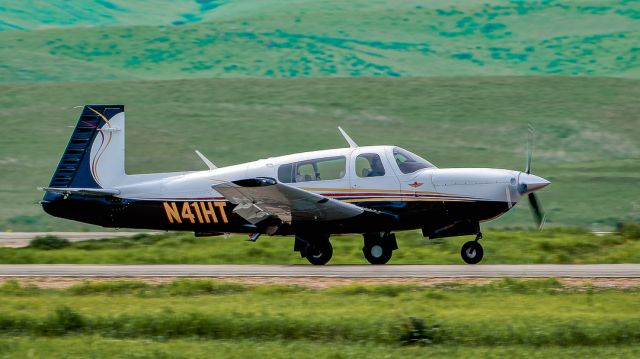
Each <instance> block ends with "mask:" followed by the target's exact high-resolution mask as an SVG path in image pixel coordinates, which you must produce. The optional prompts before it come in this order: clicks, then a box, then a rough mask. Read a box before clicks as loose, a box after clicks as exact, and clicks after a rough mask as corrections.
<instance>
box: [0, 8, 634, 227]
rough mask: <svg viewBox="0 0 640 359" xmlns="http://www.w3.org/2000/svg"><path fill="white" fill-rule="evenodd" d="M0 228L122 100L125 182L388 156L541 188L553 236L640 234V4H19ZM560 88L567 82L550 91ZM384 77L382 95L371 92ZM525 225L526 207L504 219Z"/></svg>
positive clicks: (3, 104)
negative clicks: (292, 159) (305, 158)
mask: <svg viewBox="0 0 640 359" xmlns="http://www.w3.org/2000/svg"><path fill="white" fill-rule="evenodd" d="M0 14H1V15H2V16H1V17H0V19H1V20H0V123H2V131H1V132H0V230H36V229H37V230H46V229H83V228H89V227H88V226H84V225H81V224H76V223H71V222H65V221H63V220H59V219H54V218H51V217H48V216H46V215H45V214H44V213H43V212H42V211H41V209H40V207H39V206H38V205H37V201H38V200H39V199H40V197H41V193H39V192H37V191H36V190H35V187H36V186H42V185H46V184H47V183H48V181H49V178H50V176H51V173H52V171H53V168H54V167H55V164H56V163H57V161H58V158H59V156H60V154H61V152H62V150H63V148H64V145H65V144H66V141H67V139H68V136H69V135H70V132H71V129H70V128H69V127H68V126H70V125H73V124H74V121H75V119H76V118H77V116H78V110H76V109H73V107H74V106H77V105H83V104H85V103H123V104H125V105H126V108H127V116H128V131H127V151H128V152H127V169H128V170H129V171H130V172H140V171H143V172H148V171H166V170H179V169H197V168H203V165H202V164H201V163H199V160H198V158H197V157H196V156H195V155H194V154H193V150H194V149H196V148H197V149H200V150H201V151H203V152H205V153H207V154H208V155H209V156H210V157H211V158H212V159H214V160H215V162H216V163H218V164H220V165H226V164H233V163H238V162H243V161H249V160H253V159H256V158H259V157H266V156H271V155H279V154H286V153H290V152H298V151H304V150H313V149H322V148H327V147H337V146H343V145H344V144H343V143H342V139H341V138H340V136H338V134H337V132H336V126H337V125H342V126H344V127H345V128H347V129H348V131H349V132H350V134H351V135H352V136H353V137H354V138H355V139H356V140H357V141H358V142H359V143H362V144H380V143H381V142H384V143H392V144H398V145H401V146H403V147H406V148H409V149H411V150H413V151H415V152H418V153H420V154H423V155H424V156H425V157H427V158H428V159H429V160H431V161H433V162H434V163H436V164H437V165H438V166H441V167H456V166H457V167H461V166H487V167H506V168H514V169H520V168H522V167H523V166H524V157H525V148H524V147H525V144H524V143H525V139H526V132H525V129H526V126H527V123H531V124H533V125H534V127H535V128H536V129H537V131H538V142H537V147H536V152H535V158H534V167H533V168H534V171H535V172H536V173H538V174H540V175H542V176H544V177H547V178H550V179H551V180H552V181H553V185H552V186H550V187H549V188H548V189H545V191H543V192H542V193H541V196H542V199H543V203H544V206H545V208H546V209H547V212H548V215H549V223H550V224H551V225H582V226H586V225H590V224H593V223H602V224H604V225H607V226H612V225H614V224H615V223H617V222H618V221H625V220H639V219H640V202H639V200H638V191H637V183H638V179H639V176H640V175H639V173H640V143H639V142H638V138H640V134H639V130H638V128H639V126H638V125H639V124H640V121H639V120H638V113H640V105H638V98H639V97H640V61H639V56H640V2H639V1H629V0H620V1H612V0H602V1H567V0H560V1H546V0H545V1H489V2H485V3H480V2H477V1H466V0H459V1H453V2H452V1H422V0H420V1H393V2H388V1H382V0H372V1H349V2H345V1H322V2H318V1H311V0H297V1H295V2H291V1H284V0H260V1H241V0H236V1H215V0H196V1H179V2H178V1H169V0H159V1H154V2H148V3H146V2H130V1H124V0H87V1H82V0H68V1H64V2H50V1H44V0H29V1H5V2H3V3H2V4H0ZM549 75H553V76H549ZM374 77H375V78H374ZM493 223H495V224H496V225H498V226H505V225H519V226H524V225H530V217H529V213H528V209H527V208H526V206H519V207H518V208H516V209H515V210H514V211H513V212H512V213H509V214H508V215H506V216H505V217H503V218H502V219H500V220H498V221H496V222H493Z"/></svg>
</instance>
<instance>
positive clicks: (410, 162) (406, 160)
mask: <svg viewBox="0 0 640 359" xmlns="http://www.w3.org/2000/svg"><path fill="white" fill-rule="evenodd" d="M393 158H395V160H396V163H397V164H398V167H399V168H400V171H402V173H404V174H407V173H413V172H416V171H418V170H421V169H424V168H429V167H434V166H433V165H432V164H431V163H429V162H427V161H426V160H425V159H423V158H421V157H420V156H418V155H415V154H413V153H411V152H409V151H406V150H403V149H402V148H399V147H395V148H394V149H393Z"/></svg>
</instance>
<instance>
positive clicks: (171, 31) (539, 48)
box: [0, 0, 640, 82]
mask: <svg viewBox="0 0 640 359" xmlns="http://www.w3.org/2000/svg"><path fill="white" fill-rule="evenodd" d="M18 9H19V10H18ZM0 10H2V15H3V23H0V26H1V27H0V28H4V29H6V30H10V31H3V32H0V43H1V44H2V45H1V46H0V58H2V63H1V64H0V79H2V82H25V81H26V82H31V81H69V80H131V79H154V80H156V79H183V78H210V77H300V76H303V77H345V76H451V75H536V74H565V75H588V76H593V75H597V76H620V77H629V78H639V77H640V67H639V64H640V61H639V56H640V26H639V25H638V24H639V20H640V5H639V3H638V2H637V1H598V2H584V1H530V2H529V1H526V2H525V1H492V2H490V3H479V2H477V1H456V2H448V1H436V2H432V1H429V2H427V1H415V2H414V1H393V2H388V1H351V2H344V1H326V2H325V1H323V2H317V1H312V0H301V1H296V2H295V3H293V4H292V3H291V2H290V1H279V0H261V1H259V2H256V1H229V2H218V1H206V0H200V1H193V2H170V1H166V0H165V1H160V2H153V3H152V4H151V5H149V4H145V5H140V4H137V5H131V2H126V1H104V0H94V1H80V0H74V1H66V2H64V3H62V4H55V5H54V4H53V3H51V2H48V1H31V2H30V5H25V3H24V2H15V3H14V5H9V6H4V8H0ZM2 24H3V25H2ZM16 28H17V29H20V28H24V29H35V30H33V31H16V30H11V29H16Z"/></svg>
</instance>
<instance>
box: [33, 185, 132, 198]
mask: <svg viewBox="0 0 640 359" xmlns="http://www.w3.org/2000/svg"><path fill="white" fill-rule="evenodd" d="M38 189H39V190H42V191H45V192H57V193H62V194H71V193H77V194H84V195H88V196H113V195H117V194H120V191H119V190H117V189H105V188H62V187H39V188H38Z"/></svg>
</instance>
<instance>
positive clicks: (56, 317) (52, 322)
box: [34, 305, 86, 335]
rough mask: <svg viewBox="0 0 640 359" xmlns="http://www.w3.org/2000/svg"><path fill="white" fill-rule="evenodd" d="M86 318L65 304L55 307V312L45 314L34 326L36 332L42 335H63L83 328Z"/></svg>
mask: <svg viewBox="0 0 640 359" xmlns="http://www.w3.org/2000/svg"><path fill="white" fill-rule="evenodd" d="M85 325H86V320H85V319H84V318H83V317H82V315H80V314H79V313H78V312H76V311H75V310H73V309H71V308H69V307H68V306H66V305H63V306H60V307H58V308H56V310H55V312H54V313H52V314H50V315H48V316H46V317H45V318H44V320H42V321H40V322H39V323H38V324H37V325H36V327H35V328H34V329H35V331H36V333H39V334H44V335H64V334H67V333H70V332H79V331H81V330H82V329H84V327H85Z"/></svg>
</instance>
